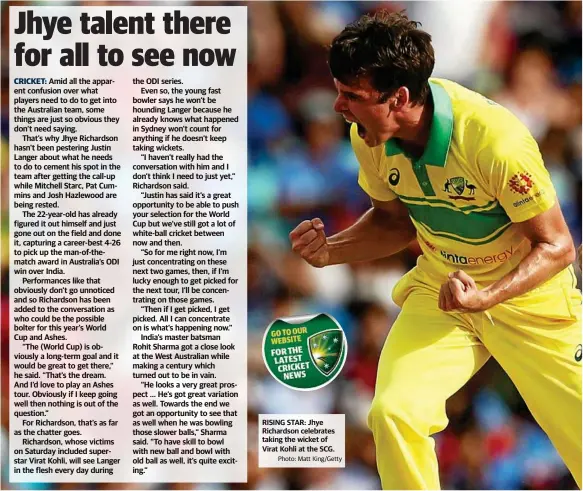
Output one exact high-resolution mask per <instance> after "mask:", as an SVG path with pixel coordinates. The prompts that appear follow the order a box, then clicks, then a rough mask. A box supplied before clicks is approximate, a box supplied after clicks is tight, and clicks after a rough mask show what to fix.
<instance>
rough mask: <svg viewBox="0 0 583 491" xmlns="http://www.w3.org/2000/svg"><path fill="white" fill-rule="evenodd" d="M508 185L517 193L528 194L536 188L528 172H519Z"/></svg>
mask: <svg viewBox="0 0 583 491" xmlns="http://www.w3.org/2000/svg"><path fill="white" fill-rule="evenodd" d="M508 185H509V186H510V189H512V191H514V192H515V193H517V194H526V193H528V192H529V191H530V190H531V189H532V187H533V186H534V181H533V180H532V176H531V175H530V174H529V173H528V172H517V173H516V174H514V175H513V176H512V177H511V178H510V181H508Z"/></svg>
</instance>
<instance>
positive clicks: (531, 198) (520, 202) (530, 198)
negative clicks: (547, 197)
mask: <svg viewBox="0 0 583 491" xmlns="http://www.w3.org/2000/svg"><path fill="white" fill-rule="evenodd" d="M543 194H545V190H544V189H541V190H540V191H537V192H536V194H534V195H532V196H527V197H526V198H524V199H521V200H518V201H515V202H514V203H512V206H514V208H518V207H519V206H522V205H525V204H526V203H530V202H531V201H534V200H535V198H540V197H541V196H542V195H543Z"/></svg>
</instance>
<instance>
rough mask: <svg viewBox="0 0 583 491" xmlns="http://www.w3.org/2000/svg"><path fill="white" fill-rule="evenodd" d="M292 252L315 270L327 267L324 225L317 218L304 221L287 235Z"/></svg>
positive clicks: (328, 257) (327, 258)
mask: <svg viewBox="0 0 583 491" xmlns="http://www.w3.org/2000/svg"><path fill="white" fill-rule="evenodd" d="M289 240H290V242H291V245H292V249H293V250H294V252H297V253H298V254H299V255H300V256H302V258H303V259H304V260H305V261H306V262H307V263H308V264H311V265H312V266H314V267H316V268H323V267H324V266H327V265H328V263H329V261H330V254H329V251H328V243H327V241H326V234H325V232H324V224H323V223H322V220H320V219H319V218H313V219H312V220H304V221H303V222H302V223H300V224H299V225H298V226H297V227H296V228H294V229H293V230H292V231H291V232H290V234H289Z"/></svg>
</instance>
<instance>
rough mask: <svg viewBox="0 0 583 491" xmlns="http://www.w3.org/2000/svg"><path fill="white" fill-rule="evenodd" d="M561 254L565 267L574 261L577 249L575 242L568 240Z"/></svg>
mask: <svg viewBox="0 0 583 491" xmlns="http://www.w3.org/2000/svg"><path fill="white" fill-rule="evenodd" d="M561 256H562V259H563V260H562V262H563V263H564V266H565V267H566V266H569V264H572V263H574V262H575V261H576V259H577V249H575V244H573V241H571V240H570V241H569V243H568V244H566V245H565V247H564V252H563V254H561Z"/></svg>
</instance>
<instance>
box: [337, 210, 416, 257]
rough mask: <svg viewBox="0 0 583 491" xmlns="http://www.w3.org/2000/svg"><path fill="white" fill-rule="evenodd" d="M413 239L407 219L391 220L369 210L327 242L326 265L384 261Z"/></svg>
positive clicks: (388, 215)
mask: <svg viewBox="0 0 583 491" xmlns="http://www.w3.org/2000/svg"><path fill="white" fill-rule="evenodd" d="M415 235H416V232H415V228H414V227H413V224H412V223H411V220H410V218H409V217H408V216H407V215H403V216H399V217H395V216H393V215H391V214H390V213H387V212H386V211H384V210H381V209H378V208H374V207H373V208H371V209H370V210H368V211H367V212H366V213H365V214H364V215H363V216H362V217H361V218H360V219H359V220H358V221H357V222H356V223H355V224H354V225H352V226H351V227H349V228H347V229H346V230H343V231H342V232H340V233H338V234H336V235H333V236H332V237H329V238H328V251H329V254H330V261H329V263H328V264H329V265H332V264H345V263H353V262H358V261H372V260H373V259H380V258H383V257H387V256H390V255H392V254H396V253H397V252H400V251H402V250H403V249H405V248H406V247H407V246H408V245H409V243H410V242H411V241H412V240H413V239H414V238H415Z"/></svg>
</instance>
